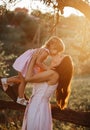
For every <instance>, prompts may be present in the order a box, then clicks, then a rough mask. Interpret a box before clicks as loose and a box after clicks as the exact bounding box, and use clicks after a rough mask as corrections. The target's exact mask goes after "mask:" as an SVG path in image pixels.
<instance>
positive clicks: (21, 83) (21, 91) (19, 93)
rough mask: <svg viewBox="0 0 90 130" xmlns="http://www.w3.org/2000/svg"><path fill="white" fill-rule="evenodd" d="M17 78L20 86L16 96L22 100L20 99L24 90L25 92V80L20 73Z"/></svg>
mask: <svg viewBox="0 0 90 130" xmlns="http://www.w3.org/2000/svg"><path fill="white" fill-rule="evenodd" d="M18 76H19V80H18V81H20V85H19V88H18V96H19V97H20V98H22V97H24V90H25V85H26V82H25V78H24V77H23V76H22V74H21V73H20V72H19V73H18Z"/></svg>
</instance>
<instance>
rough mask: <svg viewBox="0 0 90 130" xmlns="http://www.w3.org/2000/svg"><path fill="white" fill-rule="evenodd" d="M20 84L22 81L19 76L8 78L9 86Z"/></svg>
mask: <svg viewBox="0 0 90 130" xmlns="http://www.w3.org/2000/svg"><path fill="white" fill-rule="evenodd" d="M20 82H21V79H20V77H19V75H17V76H13V77H9V78H7V84H12V83H16V84H18V83H20Z"/></svg>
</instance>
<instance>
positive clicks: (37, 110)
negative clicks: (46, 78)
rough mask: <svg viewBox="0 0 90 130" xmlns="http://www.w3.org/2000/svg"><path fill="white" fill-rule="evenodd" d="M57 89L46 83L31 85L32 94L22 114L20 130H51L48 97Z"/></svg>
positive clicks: (55, 86)
mask: <svg viewBox="0 0 90 130" xmlns="http://www.w3.org/2000/svg"><path fill="white" fill-rule="evenodd" d="M56 88H57V84H56V85H52V86H50V85H48V84H47V83H46V82H43V83H36V84H33V93H32V97H31V99H30V101H29V104H28V106H27V107H26V111H25V114H24V119H23V125H22V130H52V115H51V106H50V103H49V99H50V97H51V96H52V95H53V93H54V92H55V90H56Z"/></svg>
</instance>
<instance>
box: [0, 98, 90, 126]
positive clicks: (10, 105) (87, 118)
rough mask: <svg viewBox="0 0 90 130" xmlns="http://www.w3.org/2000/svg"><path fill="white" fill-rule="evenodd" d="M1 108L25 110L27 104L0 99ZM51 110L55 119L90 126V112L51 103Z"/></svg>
mask: <svg viewBox="0 0 90 130" xmlns="http://www.w3.org/2000/svg"><path fill="white" fill-rule="evenodd" d="M0 109H12V110H20V111H22V112H24V110H25V106H22V105H20V104H17V103H16V102H14V101H3V100H0ZM51 110H52V117H53V119H56V120H59V121H64V122H70V123H74V124H77V125H81V126H85V127H90V112H81V111H75V110H72V109H65V110H60V108H59V107H58V106H57V105H56V104H51Z"/></svg>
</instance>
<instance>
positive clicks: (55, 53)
mask: <svg viewBox="0 0 90 130" xmlns="http://www.w3.org/2000/svg"><path fill="white" fill-rule="evenodd" d="M49 51H50V55H57V54H58V50H57V47H56V46H55V44H53V43H52V44H51V45H50V48H49Z"/></svg>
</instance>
